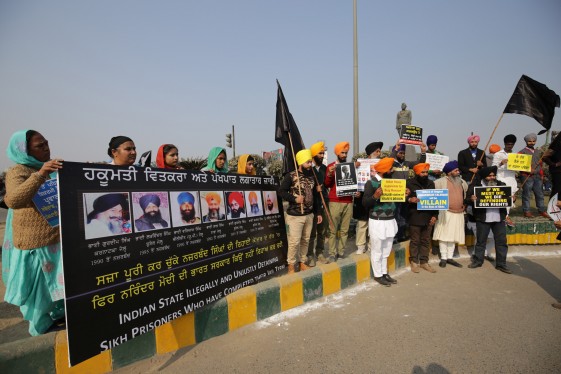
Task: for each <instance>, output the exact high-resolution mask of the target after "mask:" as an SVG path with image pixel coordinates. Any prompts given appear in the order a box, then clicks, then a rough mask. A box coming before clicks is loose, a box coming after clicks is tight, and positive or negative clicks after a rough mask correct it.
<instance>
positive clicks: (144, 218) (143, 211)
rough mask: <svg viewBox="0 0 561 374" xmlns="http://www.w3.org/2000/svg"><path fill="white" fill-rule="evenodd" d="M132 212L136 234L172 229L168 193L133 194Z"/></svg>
mask: <svg viewBox="0 0 561 374" xmlns="http://www.w3.org/2000/svg"><path fill="white" fill-rule="evenodd" d="M132 211H133V217H134V230H135V232H142V231H152V230H160V229H166V228H168V227H170V224H169V222H170V213H169V198H168V193H167V191H157V192H133V193H132Z"/></svg>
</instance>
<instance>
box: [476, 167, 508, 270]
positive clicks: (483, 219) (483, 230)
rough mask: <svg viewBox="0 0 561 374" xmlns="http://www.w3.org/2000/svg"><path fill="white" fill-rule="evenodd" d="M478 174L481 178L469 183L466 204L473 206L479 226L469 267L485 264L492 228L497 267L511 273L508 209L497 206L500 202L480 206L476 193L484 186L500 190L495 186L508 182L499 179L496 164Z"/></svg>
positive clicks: (487, 188)
mask: <svg viewBox="0 0 561 374" xmlns="http://www.w3.org/2000/svg"><path fill="white" fill-rule="evenodd" d="M477 176H478V177H479V178H475V179H474V181H473V182H472V183H471V184H470V185H469V187H468V191H467V194H466V196H467V198H466V204H469V205H471V206H472V207H473V215H474V217H475V222H476V226H477V230H476V231H477V234H476V235H477V238H476V244H475V251H474V254H473V256H472V258H471V264H469V265H468V267H469V268H470V269H475V268H479V267H481V266H483V262H484V261H485V259H484V254H485V246H486V244H487V238H488V237H489V232H490V231H491V230H492V231H493V237H494V240H495V252H496V254H497V259H496V265H495V268H496V269H497V270H500V271H502V272H503V273H507V274H511V273H512V271H511V270H510V269H509V268H508V267H507V266H506V256H507V253H508V245H507V242H506V224H505V217H506V209H505V208H504V207H500V208H499V207H496V206H497V205H498V204H490V203H486V204H485V205H486V206H482V207H480V205H481V204H478V201H477V200H478V197H477V195H476V193H477V191H478V189H481V188H482V187H483V189H484V190H485V189H486V190H489V189H490V190H494V189H496V190H497V191H499V192H500V191H501V190H502V189H501V188H493V187H501V186H506V184H505V183H503V182H501V181H499V180H497V177H496V176H497V167H496V166H491V167H485V168H481V169H480V170H479V171H478V172H477ZM509 190H510V188H509ZM491 193H492V192H491ZM485 194H487V192H485ZM484 196H487V195H484ZM499 200H501V199H499ZM507 200H508V199H507Z"/></svg>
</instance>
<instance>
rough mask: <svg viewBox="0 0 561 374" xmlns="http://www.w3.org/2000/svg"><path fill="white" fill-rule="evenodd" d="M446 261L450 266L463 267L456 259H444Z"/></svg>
mask: <svg viewBox="0 0 561 374" xmlns="http://www.w3.org/2000/svg"><path fill="white" fill-rule="evenodd" d="M446 262H447V263H448V264H450V265H452V266H455V267H457V268H463V267H464V265H462V264H460V263H459V262H458V261H456V260H446Z"/></svg>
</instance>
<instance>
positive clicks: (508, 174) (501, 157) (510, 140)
mask: <svg viewBox="0 0 561 374" xmlns="http://www.w3.org/2000/svg"><path fill="white" fill-rule="evenodd" d="M503 140H504V144H505V146H504V148H503V149H501V150H500V151H498V152H497V153H495V154H494V155H493V163H492V165H493V166H496V167H497V179H498V180H500V181H503V182H505V183H506V184H507V185H508V186H510V187H511V189H512V194H513V195H514V194H516V191H518V183H517V182H516V171H515V170H516V169H514V168H511V165H510V164H509V162H508V159H509V155H511V154H512V148H514V144H515V143H516V136H515V135H513V134H508V135H507V136H505V137H504V139H503ZM506 213H507V215H506V219H505V222H506V224H507V225H509V226H511V227H512V226H514V222H512V220H511V219H510V217H509V213H510V208H507V210H506Z"/></svg>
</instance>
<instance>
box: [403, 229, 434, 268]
mask: <svg viewBox="0 0 561 374" xmlns="http://www.w3.org/2000/svg"><path fill="white" fill-rule="evenodd" d="M431 232H432V226H429V225H426V226H409V235H410V237H411V239H410V240H411V241H410V242H409V255H410V256H409V261H412V262H415V263H417V264H418V263H421V264H426V263H427V262H429V250H430V246H431V239H430V234H431Z"/></svg>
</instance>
